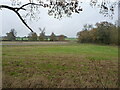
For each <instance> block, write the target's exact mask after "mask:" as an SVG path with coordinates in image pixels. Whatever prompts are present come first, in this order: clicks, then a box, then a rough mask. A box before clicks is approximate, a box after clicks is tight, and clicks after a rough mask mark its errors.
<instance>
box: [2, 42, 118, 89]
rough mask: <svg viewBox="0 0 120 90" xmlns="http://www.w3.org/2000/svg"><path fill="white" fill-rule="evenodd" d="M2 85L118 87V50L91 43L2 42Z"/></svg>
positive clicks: (21, 86)
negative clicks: (18, 43) (43, 43)
mask: <svg viewBox="0 0 120 90" xmlns="http://www.w3.org/2000/svg"><path fill="white" fill-rule="evenodd" d="M2 49H3V52H2V55H3V57H2V58H3V59H2V63H3V64H2V65H3V88H47V87H49V88H83V87H90V88H95V87H102V88H104V87H106V88H107V87H109V88H115V87H118V49H117V47H116V46H100V45H92V44H69V45H23V46H22V45H21V46H20V45H16V46H11V45H8V46H7V45H4V46H3V48H2Z"/></svg>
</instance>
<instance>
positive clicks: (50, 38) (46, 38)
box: [2, 28, 67, 41]
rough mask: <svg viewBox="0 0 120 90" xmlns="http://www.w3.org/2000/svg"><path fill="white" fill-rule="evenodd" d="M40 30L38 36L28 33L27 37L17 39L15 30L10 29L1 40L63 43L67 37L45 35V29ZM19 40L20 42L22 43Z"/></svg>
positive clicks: (52, 34)
mask: <svg viewBox="0 0 120 90" xmlns="http://www.w3.org/2000/svg"><path fill="white" fill-rule="evenodd" d="M39 29H40V31H41V32H40V34H39V36H38V35H37V33H35V32H30V33H29V34H28V36H27V37H17V32H16V30H15V29H11V31H10V32H9V33H6V35H7V36H5V37H3V39H2V40H4V41H5V40H7V41H16V40H18V39H19V38H21V39H22V40H23V39H24V38H26V40H27V41H64V40H65V38H67V36H64V35H58V36H57V35H55V34H54V33H53V32H52V33H51V35H50V36H46V35H45V28H43V29H41V28H39ZM22 40H21V41H22Z"/></svg>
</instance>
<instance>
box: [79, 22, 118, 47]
mask: <svg viewBox="0 0 120 90" xmlns="http://www.w3.org/2000/svg"><path fill="white" fill-rule="evenodd" d="M119 33H120V32H119V26H117V25H116V24H112V23H109V22H107V21H104V22H100V23H96V24H95V27H94V28H93V26H92V25H90V24H86V25H84V28H83V30H82V31H80V32H78V33H77V37H78V42H79V43H96V44H115V45H119V44H120V40H118V34H119Z"/></svg>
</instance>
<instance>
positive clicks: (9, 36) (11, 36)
mask: <svg viewBox="0 0 120 90" xmlns="http://www.w3.org/2000/svg"><path fill="white" fill-rule="evenodd" d="M6 34H7V37H6V38H7V39H8V40H11V41H15V39H16V35H17V32H16V31H15V29H11V31H10V32H9V33H6Z"/></svg>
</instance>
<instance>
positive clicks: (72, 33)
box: [0, 0, 118, 37]
mask: <svg viewBox="0 0 120 90" xmlns="http://www.w3.org/2000/svg"><path fill="white" fill-rule="evenodd" d="M3 1H5V0H3ZM8 1H10V0H6V2H2V1H1V0H0V4H2V3H4V4H6V3H8ZM81 6H82V7H83V11H82V12H81V13H80V14H73V15H72V17H70V18H69V17H65V18H62V19H61V20H59V19H55V18H53V17H52V16H48V14H47V10H46V9H43V8H41V10H40V14H39V15H40V19H39V21H32V22H28V24H29V26H30V27H31V28H32V29H33V30H34V32H36V33H37V34H38V35H39V33H40V31H39V29H38V28H39V27H41V28H44V27H45V28H46V31H45V32H46V35H50V34H51V33H52V32H54V33H55V34H56V35H60V34H64V35H66V36H68V37H76V34H77V32H79V31H80V30H82V28H83V25H84V24H95V23H96V22H101V21H108V22H112V23H114V22H115V21H116V20H117V19H118V10H117V7H116V11H115V15H114V18H113V19H110V18H108V17H104V16H103V15H101V14H99V9H98V8H92V7H90V5H89V3H83V4H81ZM0 21H1V22H0V29H1V31H2V36H5V35H6V33H7V32H9V31H10V29H12V28H14V29H15V30H16V31H17V36H27V35H28V33H30V30H29V29H27V27H26V26H25V25H24V24H23V23H22V22H21V21H20V19H19V18H18V16H17V15H16V14H15V13H14V12H12V11H10V10H7V9H3V10H2V11H1V10H0ZM0 34H1V33H0Z"/></svg>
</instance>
